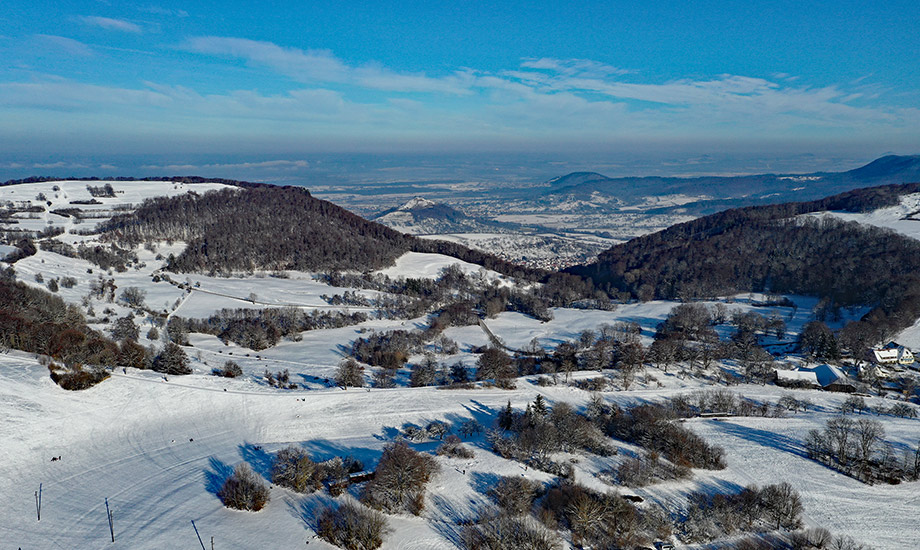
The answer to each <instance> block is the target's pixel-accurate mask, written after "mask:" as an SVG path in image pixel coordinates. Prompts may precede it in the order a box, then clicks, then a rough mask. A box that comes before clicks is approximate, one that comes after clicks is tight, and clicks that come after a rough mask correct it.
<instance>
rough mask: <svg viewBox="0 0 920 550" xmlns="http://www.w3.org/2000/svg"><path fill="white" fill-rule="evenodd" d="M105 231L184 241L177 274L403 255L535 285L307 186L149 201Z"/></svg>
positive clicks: (387, 261)
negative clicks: (445, 260)
mask: <svg viewBox="0 0 920 550" xmlns="http://www.w3.org/2000/svg"><path fill="white" fill-rule="evenodd" d="M101 229H102V230H103V231H104V232H106V233H107V236H108V238H109V239H110V240H111V241H113V242H117V243H121V244H126V245H130V246H136V245H138V244H141V243H144V242H147V241H155V240H169V241H179V240H181V241H186V242H188V243H189V244H188V246H187V248H186V249H185V251H183V252H182V254H180V255H179V256H178V257H175V258H173V259H172V260H171V261H170V264H169V268H170V269H171V270H174V271H179V272H189V271H214V272H224V271H233V270H253V269H279V270H280V269H299V270H306V271H315V270H359V271H366V270H373V269H379V268H382V267H386V266H389V265H392V264H393V262H394V261H395V260H396V258H397V257H399V256H400V255H402V254H403V253H405V252H409V251H415V252H429V253H439V254H446V255H449V256H453V257H456V258H459V259H461V260H464V261H468V262H471V263H476V264H479V265H483V266H485V267H486V268H488V269H494V270H495V271H498V272H500V273H503V274H507V275H513V276H517V277H527V278H530V279H536V278H540V277H544V276H546V275H547V274H546V273H545V272H542V271H539V270H534V269H528V268H524V267H520V266H516V265H514V264H511V263H509V262H506V261H504V260H501V259H499V258H496V257H494V256H491V255H489V254H486V253H483V252H479V251H475V250H470V249H468V248H466V247H463V246H461V245H458V244H455V243H448V242H441V241H430V240H422V239H417V238H415V237H412V236H409V235H404V234H402V233H399V232H397V231H395V230H393V229H390V228H388V227H386V226H383V225H380V224H377V223H374V222H370V221H367V220H365V219H364V218H361V217H360V216H357V215H355V214H352V213H351V212H348V211H347V210H345V209H343V208H341V207H339V206H336V205H334V204H332V203H330V202H328V201H323V200H320V199H316V198H314V197H313V196H312V195H310V193H309V191H307V190H306V189H304V188H302V187H290V186H287V187H276V186H267V185H266V186H261V185H257V184H245V187H243V188H242V189H228V190H223V191H212V192H209V193H205V194H203V195H198V194H196V193H189V194H187V195H181V196H177V197H158V198H154V199H149V200H147V201H145V202H144V203H143V204H142V205H141V206H140V208H138V210H137V211H136V212H134V213H132V214H125V215H121V216H116V217H115V218H113V219H112V220H110V221H109V222H108V223H106V224H103V225H102V227H101Z"/></svg>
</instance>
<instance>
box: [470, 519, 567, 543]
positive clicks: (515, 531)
mask: <svg viewBox="0 0 920 550" xmlns="http://www.w3.org/2000/svg"><path fill="white" fill-rule="evenodd" d="M462 536H463V539H462V542H461V545H462V548H465V549H466V550H506V549H511V548H514V549H518V548H521V549H527V550H559V549H561V548H562V541H561V540H560V539H559V535H557V534H555V533H553V532H551V531H550V530H549V529H547V528H546V527H544V526H543V525H541V524H540V522H538V521H537V520H536V519H534V518H532V517H529V516H511V515H507V514H502V513H499V512H494V511H493V512H486V513H485V514H483V516H482V517H481V518H480V519H479V521H478V522H477V523H476V524H473V525H468V526H467V527H466V528H465V530H464V532H463V534H462Z"/></svg>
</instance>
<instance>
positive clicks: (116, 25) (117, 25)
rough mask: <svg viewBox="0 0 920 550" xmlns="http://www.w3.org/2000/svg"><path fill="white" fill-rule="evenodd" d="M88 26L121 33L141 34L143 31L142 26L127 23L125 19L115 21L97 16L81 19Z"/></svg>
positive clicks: (86, 16)
mask: <svg viewBox="0 0 920 550" xmlns="http://www.w3.org/2000/svg"><path fill="white" fill-rule="evenodd" d="M80 21H82V22H83V23H84V24H86V25H91V26H93V27H99V28H101V29H106V30H109V31H121V32H130V33H135V34H140V33H142V32H144V31H143V29H141V27H140V25H138V24H136V23H132V22H130V21H126V20H124V19H113V18H111V17H99V16H97V15H84V16H81V17H80Z"/></svg>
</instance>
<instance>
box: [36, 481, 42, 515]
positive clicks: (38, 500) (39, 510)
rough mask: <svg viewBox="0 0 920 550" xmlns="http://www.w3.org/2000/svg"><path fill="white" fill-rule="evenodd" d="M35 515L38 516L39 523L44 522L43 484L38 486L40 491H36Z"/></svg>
mask: <svg viewBox="0 0 920 550" xmlns="http://www.w3.org/2000/svg"><path fill="white" fill-rule="evenodd" d="M35 513H36V514H38V521H41V520H42V484H41V483H39V484H38V490H37V491H35Z"/></svg>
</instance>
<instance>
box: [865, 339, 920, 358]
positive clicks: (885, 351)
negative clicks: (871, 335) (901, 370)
mask: <svg viewBox="0 0 920 550" xmlns="http://www.w3.org/2000/svg"><path fill="white" fill-rule="evenodd" d="M891 344H894V342H891V343H889V344H888V345H887V346H885V347H884V348H881V349H874V350H872V356H873V359H875V361H877V362H879V363H895V362H897V363H913V362H914V354H913V353H911V351H910V350H909V349H907V348H905V347H904V346H897V344H895V345H896V346H897V347H889V346H891Z"/></svg>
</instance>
